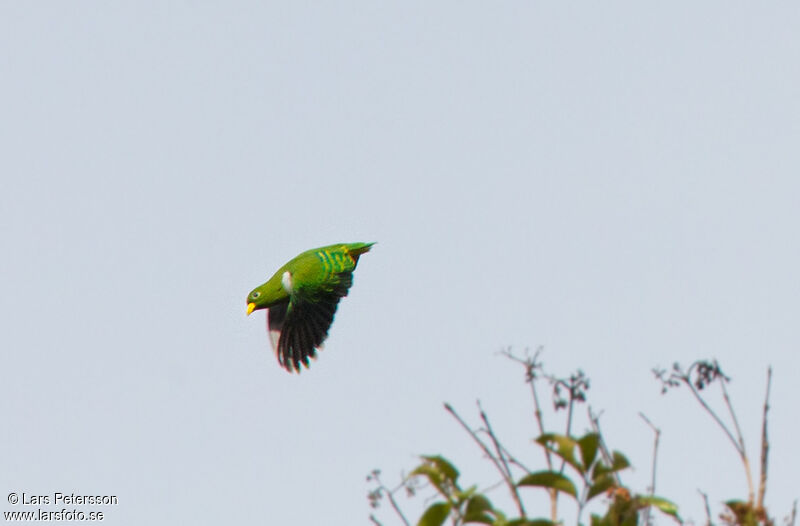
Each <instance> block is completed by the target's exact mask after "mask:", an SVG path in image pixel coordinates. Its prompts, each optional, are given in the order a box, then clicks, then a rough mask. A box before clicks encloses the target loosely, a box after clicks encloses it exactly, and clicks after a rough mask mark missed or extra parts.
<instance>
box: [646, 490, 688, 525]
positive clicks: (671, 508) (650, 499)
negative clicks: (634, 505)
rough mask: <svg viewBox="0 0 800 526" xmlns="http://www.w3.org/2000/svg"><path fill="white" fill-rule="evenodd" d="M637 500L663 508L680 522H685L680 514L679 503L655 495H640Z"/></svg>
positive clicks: (663, 510) (662, 510)
mask: <svg viewBox="0 0 800 526" xmlns="http://www.w3.org/2000/svg"><path fill="white" fill-rule="evenodd" d="M637 500H638V501H639V502H640V503H642V504H645V505H647V506H654V507H656V508H658V509H659V510H661V512H662V513H666V514H667V515H670V516H672V517H674V518H675V519H677V520H678V522H680V523H683V519H681V517H680V515H678V505H677V504H675V503H674V502H671V501H668V500H667V499H664V498H662V497H656V496H655V495H640V496H639V497H637Z"/></svg>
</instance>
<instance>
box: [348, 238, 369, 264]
mask: <svg viewBox="0 0 800 526" xmlns="http://www.w3.org/2000/svg"><path fill="white" fill-rule="evenodd" d="M375 243H376V242H375V241H373V242H372V243H348V244H347V245H345V246H346V247H347V251H348V252H349V253H350V256H351V257H352V258H353V259H354V260H355V262H356V263H358V257H359V256H360V255H361V254H363V253H364V252H369V249H370V248H372V245H374V244H375Z"/></svg>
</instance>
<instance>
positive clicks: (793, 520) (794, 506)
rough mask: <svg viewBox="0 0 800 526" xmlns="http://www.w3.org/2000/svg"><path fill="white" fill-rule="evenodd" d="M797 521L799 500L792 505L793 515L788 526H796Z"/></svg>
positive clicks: (787, 523)
mask: <svg viewBox="0 0 800 526" xmlns="http://www.w3.org/2000/svg"><path fill="white" fill-rule="evenodd" d="M796 519H797V499H795V500H794V504H793V505H792V514H791V515H790V516H789V520H788V521H787V522H786V526H794V523H795V520H796Z"/></svg>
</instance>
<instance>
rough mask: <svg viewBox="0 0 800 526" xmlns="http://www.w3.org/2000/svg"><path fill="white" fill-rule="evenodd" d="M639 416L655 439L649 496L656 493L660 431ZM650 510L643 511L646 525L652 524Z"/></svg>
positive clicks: (641, 415) (643, 416)
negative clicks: (651, 431)
mask: <svg viewBox="0 0 800 526" xmlns="http://www.w3.org/2000/svg"><path fill="white" fill-rule="evenodd" d="M639 416H640V417H642V420H644V421H645V423H646V424H647V425H648V426H650V429H652V430H653V433H654V434H655V439H654V441H653V475H652V479H651V482H650V495H655V493H656V466H657V463H656V462H657V460H658V441H659V439H660V438H661V430H660V429H659V428H657V427H656V426H654V425H653V423H652V422H651V421H650V419H649V418H647V416H645V414H644V413H642V412H640V413H639ZM651 509H652V507H651V506H648V507H647V511H645V515H644V522H645V524H647V525H650V524H652V522H651V521H652V516H651V514H650V512H651Z"/></svg>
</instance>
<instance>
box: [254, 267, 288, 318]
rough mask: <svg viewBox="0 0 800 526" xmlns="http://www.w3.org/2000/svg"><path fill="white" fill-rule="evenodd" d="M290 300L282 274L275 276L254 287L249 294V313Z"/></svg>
mask: <svg viewBox="0 0 800 526" xmlns="http://www.w3.org/2000/svg"><path fill="white" fill-rule="evenodd" d="M288 300H289V295H288V294H287V293H286V290H284V288H283V286H282V285H281V279H280V276H273V278H272V279H270V280H269V281H267V282H266V283H264V284H263V285H259V286H258V287H256V288H254V289H253V290H252V291H251V292H250V294H248V295H247V314H248V315H249V314H251V313H252V312H253V311H254V310H259V309H267V308H269V307H272V306H273V305H276V304H278V303H281V302H285V301H288Z"/></svg>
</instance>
